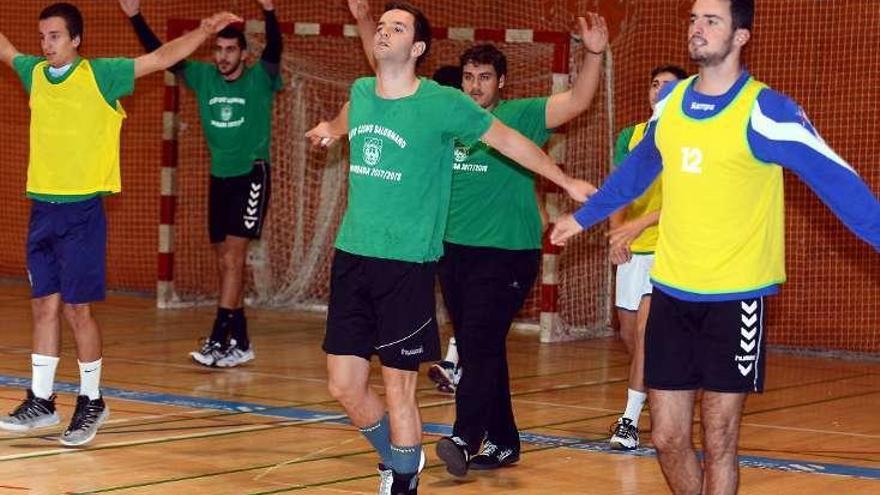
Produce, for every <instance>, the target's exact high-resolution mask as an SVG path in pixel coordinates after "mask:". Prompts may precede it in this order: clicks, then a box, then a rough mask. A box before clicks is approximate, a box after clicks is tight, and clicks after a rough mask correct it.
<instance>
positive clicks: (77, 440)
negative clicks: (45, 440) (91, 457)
mask: <svg viewBox="0 0 880 495" xmlns="http://www.w3.org/2000/svg"><path fill="white" fill-rule="evenodd" d="M109 417H110V408H109V407H107V404H104V398H103V397H98V398H97V399H95V400H89V397H88V396H86V395H80V396H78V397H77V398H76V411H74V413H73V419H71V420H70V426H68V427H67V429H66V430H64V433H63V434H62V435H61V444H62V445H66V446H68V447H77V446H80V445H85V444H87V443H89V442H91V441H92V439H93V438H95V434H96V433H98V428H100V427H101V425H102V424H104V421H107V418H109Z"/></svg>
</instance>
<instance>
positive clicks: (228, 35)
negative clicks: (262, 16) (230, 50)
mask: <svg viewBox="0 0 880 495" xmlns="http://www.w3.org/2000/svg"><path fill="white" fill-rule="evenodd" d="M217 37H218V38H223V39H225V40H236V41H238V47H239V48H241V49H242V50H247V37H245V35H244V31H242V30H241V29H239V28H237V27H235V26H226V27H225V28H223V29H221V30H220V32H219V33H217Z"/></svg>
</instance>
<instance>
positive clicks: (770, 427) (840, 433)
mask: <svg viewBox="0 0 880 495" xmlns="http://www.w3.org/2000/svg"><path fill="white" fill-rule="evenodd" d="M742 426H751V427H753V428H766V429H768V430H783V431H799V432H803V433H820V434H822V435H838V436H845V437H856V438H880V435H870V434H867V433H850V432H846V431H833V430H817V429H813V428H798V427H796V426H778V425H765V424H760V423H742Z"/></svg>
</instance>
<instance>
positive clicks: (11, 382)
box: [0, 375, 880, 480]
mask: <svg viewBox="0 0 880 495" xmlns="http://www.w3.org/2000/svg"><path fill="white" fill-rule="evenodd" d="M0 386H6V387H14V388H27V387H29V386H30V378H21V377H15V376H6V375H0ZM55 389H56V391H58V392H68V393H71V394H76V393H77V392H79V385H77V384H73V383H63V382H56V383H55ZM101 392H102V393H103V395H104V396H105V397H113V398H115V399H125V400H131V401H137V402H146V403H149V404H162V405H167V406H178V407H188V408H193V409H210V410H217V411H228V412H236V413H248V414H257V415H260V416H269V417H274V418H284V419H289V420H295V421H324V422H327V423H336V424H349V423H348V420H345V419H340V418H339V413H329V412H321V411H312V410H308V409H300V408H296V407H273V406H268V405H265V404H257V403H253V402H234V401H226V400H219V399H210V398H205V397H194V396H188V395H177V394H163V393H154V392H139V391H135V390H124V389H118V388H107V387H102V388H101ZM423 429H424V432H425V433H427V434H429V435H450V434H451V433H452V428H451V427H450V426H449V425H445V424H438V423H425V424H424V425H423ZM520 439H521V440H522V441H523V442H524V443H529V444H534V445H542V446H556V447H564V448H569V449H575V450H582V451H586V452H598V453H603V454H613V455H629V456H637V457H656V455H657V454H656V452H655V450H654V449H649V448H638V449H636V450H631V451H619V450H612V449H611V448H610V447H609V446H608V442H606V441H604V440H602V441H595V440H587V439H582V438H576V437H563V436H556V435H542V434H538V433H529V432H521V433H520ZM739 464H740V466H741V467H747V468H758V469H769V470H772V471H784V472H791V473H808V474H828V475H835V476H848V477H853V478H864V479H869V480H880V469H878V468H870V467H863V466H849V465H846V464H828V463H817V462H809V461H798V460H787V459H776V458H771V457H760V456H743V455H741V456H740V457H739Z"/></svg>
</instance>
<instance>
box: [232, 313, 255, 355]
mask: <svg viewBox="0 0 880 495" xmlns="http://www.w3.org/2000/svg"><path fill="white" fill-rule="evenodd" d="M231 324H232V328H231V329H230V330H231V331H232V338H233V339H235V345H237V346H238V348H239V349H241V350H243V351H246V350H248V349H249V348H250V347H251V341H250V339H248V331H247V318H245V317H244V308H238V309H233V310H232V323H231Z"/></svg>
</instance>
